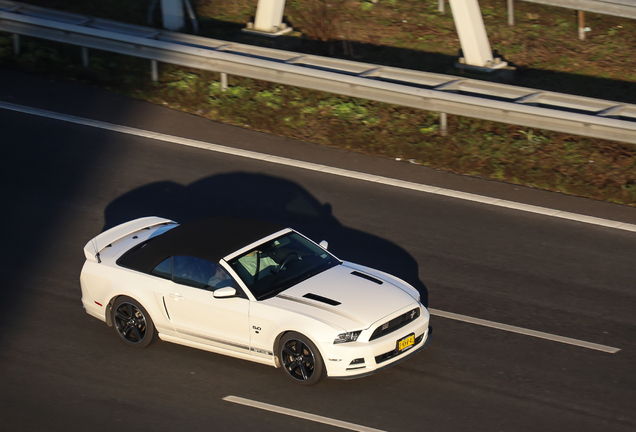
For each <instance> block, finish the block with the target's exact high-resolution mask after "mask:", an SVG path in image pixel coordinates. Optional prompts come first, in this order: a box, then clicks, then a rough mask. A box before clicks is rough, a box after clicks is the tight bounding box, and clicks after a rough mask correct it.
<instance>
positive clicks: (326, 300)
mask: <svg viewBox="0 0 636 432" xmlns="http://www.w3.org/2000/svg"><path fill="white" fill-rule="evenodd" d="M303 297H305V298H308V299H311V300H316V301H319V302H322V303H327V304H328V305H331V306H338V305H339V304H340V302H339V301H335V300H332V299H330V298H327V297H323V296H319V295H318V294H312V293H307V294H305V295H304V296H303Z"/></svg>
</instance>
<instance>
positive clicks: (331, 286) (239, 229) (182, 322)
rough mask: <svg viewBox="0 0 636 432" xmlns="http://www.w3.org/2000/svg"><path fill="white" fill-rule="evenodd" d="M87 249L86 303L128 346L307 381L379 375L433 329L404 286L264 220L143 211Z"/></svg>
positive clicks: (420, 343)
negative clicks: (164, 345) (174, 348)
mask: <svg viewBox="0 0 636 432" xmlns="http://www.w3.org/2000/svg"><path fill="white" fill-rule="evenodd" d="M84 254H85V255H86V263H85V264H84V267H83V268H82V273H81V276H80V282H81V287H82V303H83V305H84V308H85V310H86V312H88V313H89V314H90V315H92V316H94V317H96V318H99V319H100V320H102V321H105V322H106V323H107V324H108V325H109V326H112V327H114V328H115V329H116V330H117V334H118V335H119V337H120V338H121V340H122V341H124V342H125V343H126V344H127V345H129V346H132V347H145V346H148V345H149V344H150V343H151V342H152V341H153V340H154V339H156V338H157V337H158V338H159V339H162V340H165V341H169V342H175V343H179V344H182V345H186V346H189V347H194V348H199V349H204V350H208V351H212V352H215V353H220V354H225V355H230V356H234V357H238V358H241V359H246V360H251V361H256V362H259V363H264V364H267V365H271V366H275V367H280V368H282V369H283V370H284V371H285V372H286V375H287V376H289V377H290V378H291V379H292V380H294V381H295V382H297V383H300V384H305V385H311V384H314V383H316V382H318V381H319V380H320V379H321V378H322V377H323V376H325V375H326V376H328V377H330V378H344V379H346V378H357V377H361V376H364V375H369V374H372V373H375V372H377V371H379V370H380V369H384V368H386V367H388V366H391V365H394V364H396V363H398V362H400V361H402V360H404V359H406V358H408V357H410V356H411V355H413V354H415V353H416V352H417V351H419V350H421V349H423V348H425V347H426V346H428V344H429V343H430V341H431V338H432V330H431V328H430V327H429V313H428V311H427V310H426V308H425V307H424V306H423V305H422V303H421V302H420V295H419V293H418V292H417V290H415V289H414V288H413V287H411V286H410V285H409V284H407V283H406V282H404V281H402V280H400V279H398V278H396V277H395V276H391V275H389V274H386V273H383V272H381V271H378V270H373V269H370V268H368V267H364V266H361V265H357V264H353V263H349V262H345V261H340V260H339V259H338V258H336V257H335V256H333V255H332V254H331V253H329V252H328V251H327V243H326V242H324V241H323V242H322V243H320V245H318V244H316V243H314V242H312V241H311V240H309V239H307V238H306V237H304V236H303V235H301V234H299V233H298V232H296V231H294V230H293V229H290V228H285V227H282V226H279V225H275V224H271V223H266V222H261V221H254V220H249V219H240V218H232V217H217V218H205V219H199V220H194V221H191V222H187V223H184V224H181V225H180V224H178V223H176V222H174V221H171V220H168V219H163V218H159V217H146V218H141V219H136V220H133V221H130V222H126V223H124V224H121V225H118V226H116V227H114V228H111V229H109V230H107V231H105V232H103V233H101V234H100V235H98V236H97V237H95V238H94V239H92V240H90V241H89V242H88V243H87V244H86V246H85V247H84Z"/></svg>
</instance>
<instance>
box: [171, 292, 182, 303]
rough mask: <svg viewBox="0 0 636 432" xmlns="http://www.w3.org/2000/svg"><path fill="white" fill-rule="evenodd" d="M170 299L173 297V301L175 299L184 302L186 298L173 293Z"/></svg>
mask: <svg viewBox="0 0 636 432" xmlns="http://www.w3.org/2000/svg"><path fill="white" fill-rule="evenodd" d="M170 297H172V298H173V299H175V300H176V301H181V300H183V299H184V298H185V297H183V296H182V295H181V294H179V293H171V294H170Z"/></svg>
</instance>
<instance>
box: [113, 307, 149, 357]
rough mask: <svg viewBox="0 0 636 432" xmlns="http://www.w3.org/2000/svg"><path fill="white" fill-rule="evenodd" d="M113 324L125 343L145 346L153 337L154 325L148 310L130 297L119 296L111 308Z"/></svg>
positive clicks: (139, 346) (133, 345) (140, 346)
mask: <svg viewBox="0 0 636 432" xmlns="http://www.w3.org/2000/svg"><path fill="white" fill-rule="evenodd" d="M112 313H113V324H114V325H115V329H116V330H117V334H118V335H119V337H120V338H121V340H123V341H124V342H125V343H126V345H129V346H132V347H136V348H145V347H147V346H148V345H150V344H151V343H152V342H153V340H154V339H155V326H154V324H153V322H152V319H150V316H149V315H148V312H146V310H145V309H144V308H143V307H142V306H141V305H139V304H138V303H137V302H136V301H135V300H133V299H131V298H130V297H119V298H118V299H117V300H115V303H114V304H113V308H112Z"/></svg>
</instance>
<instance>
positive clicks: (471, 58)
mask: <svg viewBox="0 0 636 432" xmlns="http://www.w3.org/2000/svg"><path fill="white" fill-rule="evenodd" d="M450 5H451V9H452V11H453V20H455V27H456V28H457V35H458V36H459V43H460V44H461V46H462V53H463V57H461V58H460V59H459V63H460V64H461V65H462V67H469V68H474V69H480V70H485V71H487V70H491V69H501V68H503V67H505V66H507V63H506V62H503V61H501V59H500V58H496V59H495V58H493V55H492V50H491V48H490V42H489V41H488V35H487V34H486V26H485V25H484V20H483V18H482V16H481V10H480V9H479V3H478V2H477V0H450Z"/></svg>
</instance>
